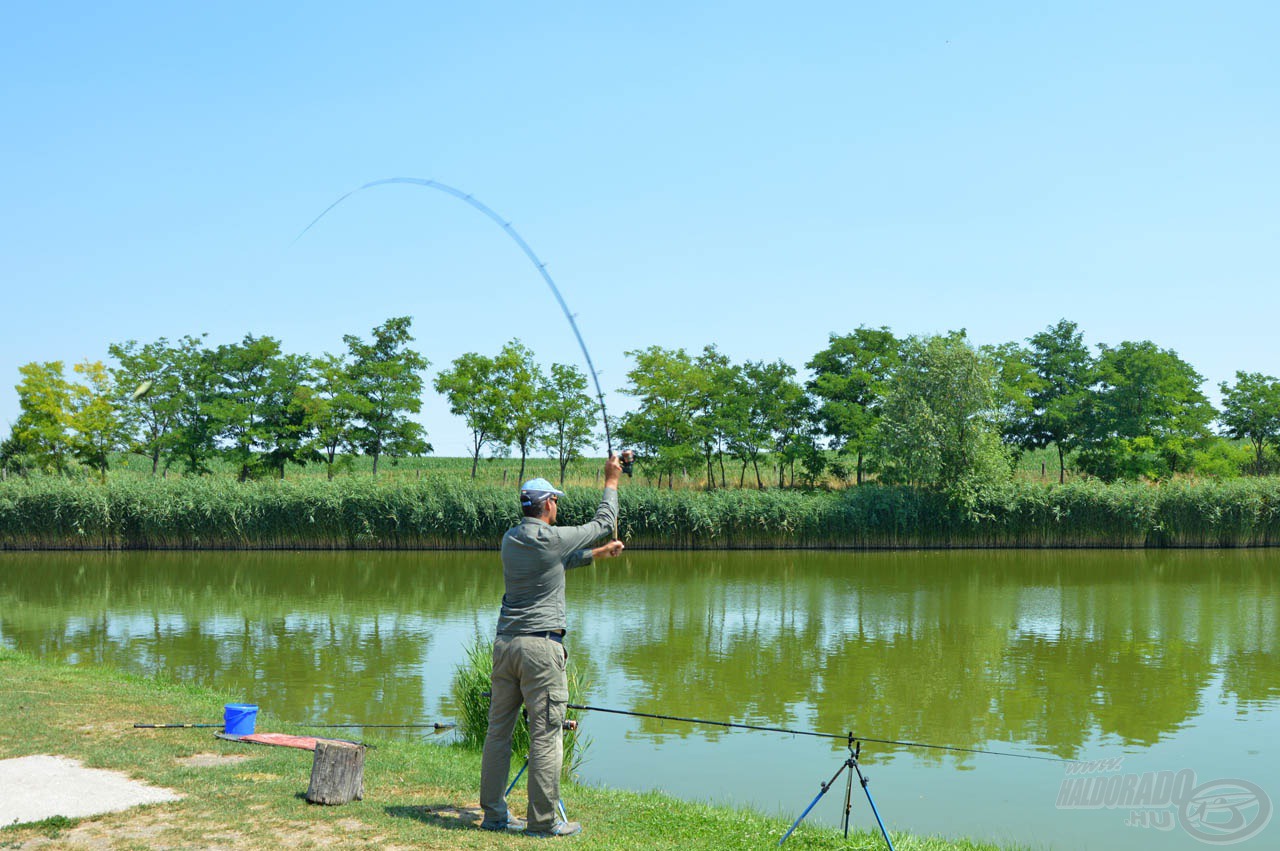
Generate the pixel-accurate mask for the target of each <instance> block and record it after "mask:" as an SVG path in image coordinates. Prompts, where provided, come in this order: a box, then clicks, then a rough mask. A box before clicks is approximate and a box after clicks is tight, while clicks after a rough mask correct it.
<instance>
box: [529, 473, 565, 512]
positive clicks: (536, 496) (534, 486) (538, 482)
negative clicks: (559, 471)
mask: <svg viewBox="0 0 1280 851" xmlns="http://www.w3.org/2000/svg"><path fill="white" fill-rule="evenodd" d="M552 496H564V491H562V490H557V489H556V486H555V485H553V484H551V482H548V481H547V480H546V479H530V480H529V481H527V482H525V483H524V484H523V485H521V486H520V505H521V507H523V508H529V507H531V506H534V505H537V504H538V503H540V502H546V500H547V498H548V497H552Z"/></svg>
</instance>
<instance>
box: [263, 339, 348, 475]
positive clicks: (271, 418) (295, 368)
mask: <svg viewBox="0 0 1280 851" xmlns="http://www.w3.org/2000/svg"><path fill="white" fill-rule="evenodd" d="M315 378H316V374H315V361H314V360H313V359H312V358H311V357H310V356H309V355H282V356H280V357H278V358H276V359H275V360H274V361H272V363H271V371H270V374H269V375H268V377H267V396H266V399H265V400H264V405H263V411H262V425H261V428H260V432H259V433H260V438H259V446H260V449H261V453H262V455H261V461H260V465H261V466H262V467H263V468H264V469H266V470H269V471H271V472H272V473H274V474H275V475H276V477H277V478H281V479H283V478H284V471H285V467H286V466H288V465H289V464H294V465H297V466H299V467H302V466H305V465H306V464H308V463H310V462H311V461H316V460H319V459H320V458H321V457H322V456H321V455H320V453H319V452H318V451H317V450H316V446H315V441H314V438H315V434H316V425H315V421H314V418H313V412H314V410H315V404H314V400H315V399H316V388H315V387H313V386H312V382H313V381H314V380H315ZM329 471H330V476H331V477H332V472H333V466H332V459H330V465H329Z"/></svg>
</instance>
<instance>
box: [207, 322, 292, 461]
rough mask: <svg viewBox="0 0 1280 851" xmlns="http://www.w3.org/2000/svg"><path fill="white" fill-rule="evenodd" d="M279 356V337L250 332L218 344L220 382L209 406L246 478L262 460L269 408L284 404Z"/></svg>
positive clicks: (215, 362) (214, 358)
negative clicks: (262, 335) (239, 340)
mask: <svg viewBox="0 0 1280 851" xmlns="http://www.w3.org/2000/svg"><path fill="white" fill-rule="evenodd" d="M280 358H281V350H280V341H279V340H276V339H275V338H274V337H255V336H253V335H252V334H248V335H246V336H245V338H244V339H243V340H242V341H241V342H239V343H229V344H226V345H222V346H219V347H218V348H217V349H216V350H215V351H214V352H213V355H212V358H211V364H212V366H213V369H214V371H215V373H216V375H217V384H216V389H215V392H214V395H213V397H212V398H211V399H210V400H209V402H208V405H207V407H206V410H207V411H208V413H209V414H210V416H211V417H212V418H213V420H214V421H215V422H216V423H217V426H216V431H217V434H218V436H219V437H221V438H223V439H225V440H227V441H229V443H230V446H229V447H228V449H227V455H228V456H229V457H230V458H231V460H232V462H233V463H234V464H235V465H236V467H237V478H238V479H239V480H240V481H242V482H243V481H246V480H248V479H250V478H253V477H255V476H256V474H257V472H258V470H259V468H260V467H261V466H262V463H263V457H262V454H261V453H262V451H263V449H264V446H265V444H266V443H267V441H268V437H269V433H270V430H271V425H270V417H271V411H272V409H273V408H278V407H279V406H280V404H281V402H280V400H279V398H278V396H279V394H280V393H281V392H282V388H281V387H280V386H279V375H278V370H279V359H280Z"/></svg>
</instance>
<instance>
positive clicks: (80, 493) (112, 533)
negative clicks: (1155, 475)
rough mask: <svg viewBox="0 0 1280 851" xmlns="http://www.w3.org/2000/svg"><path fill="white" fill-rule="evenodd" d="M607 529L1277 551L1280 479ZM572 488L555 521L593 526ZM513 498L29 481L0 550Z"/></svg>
mask: <svg viewBox="0 0 1280 851" xmlns="http://www.w3.org/2000/svg"><path fill="white" fill-rule="evenodd" d="M621 499H622V516H621V519H620V521H619V524H618V532H619V535H620V536H621V537H622V539H623V540H625V541H626V542H627V544H628V546H633V547H638V548H644V547H656V548H662V549H747V548H771V547H802V548H803V547H839V548H897V547H1094V546H1108V547H1142V546H1264V545H1276V544H1280V479H1276V478H1252V477H1251V478H1247V479H1234V480H1226V481H1216V480H1211V481H1206V482H1201V483H1187V482H1181V481H1175V482H1169V483H1165V484H1160V485H1152V484H1144V483H1134V482H1127V483H1125V482H1122V483H1116V484H1104V483H1101V482H1097V481H1081V482H1070V483H1068V484H1066V485H1057V484H1049V483H1037V482H1008V483H1004V484H1001V485H998V486H993V487H987V488H985V489H982V490H980V491H978V492H976V493H975V495H974V498H973V499H972V501H970V502H969V503H967V504H965V505H958V504H957V503H956V502H955V501H954V500H951V499H948V498H947V497H946V496H945V495H942V494H938V493H935V492H932V491H927V490H917V489H913V488H908V487H889V486H884V485H863V486H861V487H856V488H849V489H847V490H843V491H835V492H828V491H802V490H790V489H775V490H764V491H757V490H732V489H731V490H717V491H711V492H709V493H702V492H698V491H688V490H676V491H671V490H662V489H658V488H652V487H643V486H634V485H633V486H630V487H626V488H624V489H623V491H622V494H621ZM599 502H600V491H599V490H598V489H596V488H569V489H568V493H567V495H566V496H565V497H564V498H562V499H561V502H560V522H561V523H562V524H564V525H574V524H578V523H583V522H585V521H587V520H589V519H590V518H591V516H592V514H593V513H594V512H595V509H596V506H597V505H598V504H599ZM519 517H520V515H519V511H518V506H517V504H516V498H515V490H514V488H511V487H506V488H504V487H501V486H498V485H486V484H472V483H470V482H462V481H458V480H455V479H423V480H422V481H409V482H392V481H385V482H384V481H380V480H374V479H372V478H367V479H366V478H349V479H338V480H334V481H332V482H328V481H325V480H323V479H304V480H296V481H283V482H278V481H277V482H270V481H269V482H246V483H244V484H238V483H236V482H234V481H231V480H227V479H217V478H183V479H173V480H164V479H141V478H138V479H131V478H121V479H111V480H109V481H108V483H107V484H105V485H104V484H99V483H96V482H93V481H71V480H68V479H63V478H52V477H32V478H30V479H11V480H10V481H8V482H4V483H0V549H95V548H97V549H493V548H495V547H496V546H497V545H498V542H499V540H500V539H501V537H502V534H503V533H504V532H505V531H506V530H507V529H508V528H510V527H511V526H512V525H514V524H515V523H516V522H518V520H519Z"/></svg>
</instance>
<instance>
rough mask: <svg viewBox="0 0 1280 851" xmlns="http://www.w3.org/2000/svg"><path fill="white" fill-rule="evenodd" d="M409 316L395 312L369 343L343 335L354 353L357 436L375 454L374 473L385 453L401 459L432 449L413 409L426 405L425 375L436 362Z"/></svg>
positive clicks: (361, 443) (370, 454)
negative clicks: (418, 341) (421, 347)
mask: <svg viewBox="0 0 1280 851" xmlns="http://www.w3.org/2000/svg"><path fill="white" fill-rule="evenodd" d="M412 322H413V320H412V318H411V317H408V316H395V317H392V318H390V319H388V320H387V321H386V322H384V323H383V324H381V325H379V326H378V327H377V328H374V329H373V339H372V340H371V341H370V342H368V343H366V342H364V341H363V340H361V339H360V338H359V337H356V336H355V335H352V334H347V335H344V336H343V338H342V339H343V341H344V342H345V343H346V344H347V350H348V352H349V353H350V355H351V388H352V397H353V399H354V400H355V402H356V405H355V411H356V417H357V421H358V425H357V426H356V428H355V430H354V432H353V435H352V436H353V440H354V442H355V444H356V445H357V446H359V447H360V449H361V450H362V451H364V453H365V454H366V455H369V456H370V457H372V458H373V474H374V475H375V476H376V475H377V474H378V459H379V458H381V457H382V456H383V455H387V456H389V457H391V458H399V457H405V456H412V455H421V454H424V453H427V452H430V451H431V444H429V443H427V442H426V440H425V439H424V438H425V436H426V432H425V430H424V429H423V428H422V425H421V424H419V423H416V422H414V421H413V420H411V419H409V417H408V414H416V413H418V412H419V411H420V410H422V375H421V373H422V372H424V371H425V370H426V368H427V367H428V366H430V362H429V361H428V360H427V359H426V358H424V357H423V356H422V355H420V354H419V353H417V352H415V351H414V350H413V349H410V348H409V343H411V342H413V335H412V334H410V333H409V326H410V324H412Z"/></svg>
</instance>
